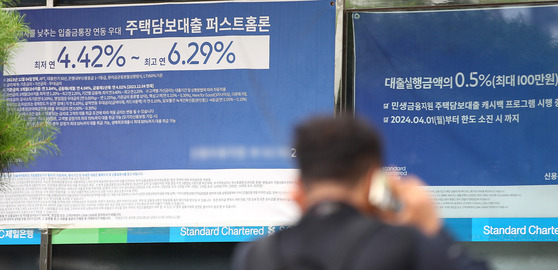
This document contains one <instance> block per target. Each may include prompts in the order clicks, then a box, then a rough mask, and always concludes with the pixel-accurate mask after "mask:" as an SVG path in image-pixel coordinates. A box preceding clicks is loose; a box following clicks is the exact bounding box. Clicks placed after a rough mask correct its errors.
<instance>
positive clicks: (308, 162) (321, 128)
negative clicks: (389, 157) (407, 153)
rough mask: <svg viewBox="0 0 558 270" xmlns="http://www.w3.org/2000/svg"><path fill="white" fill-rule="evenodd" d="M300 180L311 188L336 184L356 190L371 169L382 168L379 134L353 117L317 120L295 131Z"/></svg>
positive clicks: (311, 120)
mask: <svg viewBox="0 0 558 270" xmlns="http://www.w3.org/2000/svg"><path fill="white" fill-rule="evenodd" d="M294 140H295V141H294V144H295V148H296V157H297V162H298V167H299V169H300V174H301V178H302V179H301V180H302V182H303V183H304V185H306V186H308V185H309V184H312V183H314V182H318V181H334V182H337V183H341V184H344V185H347V186H354V185H355V184H356V183H357V182H358V180H359V179H360V178H361V177H363V176H364V175H365V174H366V173H367V171H368V170H369V169H370V167H371V166H378V167H379V166H381V165H382V142H381V139H380V136H379V133H378V132H377V131H376V130H375V129H373V128H372V127H371V126H370V125H368V124H367V123H365V122H363V121H362V120H359V119H356V118H352V117H336V118H334V117H316V118H312V119H309V120H307V121H305V122H303V123H301V124H300V125H299V126H297V127H296V130H295V138H294Z"/></svg>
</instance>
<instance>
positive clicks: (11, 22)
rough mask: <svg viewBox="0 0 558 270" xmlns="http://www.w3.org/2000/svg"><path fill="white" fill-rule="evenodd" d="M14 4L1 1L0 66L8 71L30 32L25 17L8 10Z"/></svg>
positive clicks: (8, 0)
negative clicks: (11, 61)
mask: <svg viewBox="0 0 558 270" xmlns="http://www.w3.org/2000/svg"><path fill="white" fill-rule="evenodd" d="M12 4H13V2H12V1H11V0H0V9H1V10H0V66H2V67H3V68H4V69H5V70H7V71H9V70H10V64H9V63H10V59H11V58H12V56H13V55H14V53H15V51H16V49H17V46H18V44H19V43H20V42H22V41H24V40H25V35H26V34H27V33H28V32H29V27H28V26H27V24H26V23H25V21H24V17H23V16H21V15H20V14H19V12H17V11H15V10H8V9H6V7H9V6H10V5H12Z"/></svg>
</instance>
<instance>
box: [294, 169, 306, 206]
mask: <svg viewBox="0 0 558 270" xmlns="http://www.w3.org/2000/svg"><path fill="white" fill-rule="evenodd" d="M291 198H292V199H293V201H295V203H296V204H297V205H298V207H299V208H300V209H301V210H302V211H305V210H306V208H307V207H308V196H307V194H306V189H305V187H304V184H303V183H302V180H301V179H300V177H298V178H297V179H296V180H295V183H294V185H293V190H292V192H291Z"/></svg>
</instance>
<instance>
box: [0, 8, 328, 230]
mask: <svg viewBox="0 0 558 270" xmlns="http://www.w3.org/2000/svg"><path fill="white" fill-rule="evenodd" d="M21 12H22V13H24V14H25V19H26V21H27V22H29V26H30V28H31V32H30V33H29V37H28V41H27V42H25V43H23V44H22V46H21V48H20V50H19V51H18V54H17V55H16V56H15V58H14V60H13V65H12V68H11V71H10V73H8V72H7V71H5V72H4V74H3V77H2V82H3V88H4V93H5V94H6V96H7V98H8V99H9V100H10V101H12V102H14V103H17V104H19V106H20V108H21V110H22V111H23V112H25V113H28V114H30V115H35V114H40V113H42V112H46V113H48V115H49V116H50V117H51V119H52V120H53V122H54V124H56V125H58V126H60V128H61V133H60V135H59V136H58V138H57V139H56V141H55V142H56V143H57V144H58V146H59V148H60V150H61V154H60V155H58V156H44V157H41V158H39V159H38V160H37V161H36V162H35V163H34V164H33V165H32V166H31V167H29V168H28V169H24V170H19V169H18V171H16V172H15V173H13V174H12V175H11V177H10V179H9V180H8V181H9V182H8V184H9V185H8V187H9V190H8V191H7V192H5V193H4V194H3V196H1V198H0V200H1V201H2V202H1V203H0V217H1V218H0V220H1V222H0V223H1V225H0V226H1V227H6V228H54V227H56V228H59V227H61V228H74V227H76V228H114V227H158V226H168V227H177V226H178V227H179V228H180V226H188V227H198V226H199V227H208V228H209V227H211V228H212V229H215V228H217V229H216V230H217V231H219V232H220V234H221V232H224V231H225V229H222V228H224V227H226V228H229V227H231V226H241V227H242V226H247V227H249V226H252V227H253V226H256V227H257V226H282V225H285V224H288V223H290V222H291V221H292V220H294V218H295V217H296V216H297V214H298V213H297V212H296V210H295V209H296V208H295V207H293V205H292V203H291V202H290V200H289V198H288V192H289V188H290V184H291V183H292V181H293V179H294V177H295V175H296V171H295V169H294V168H295V164H294V162H293V156H294V154H295V151H296V150H295V149H292V146H291V130H292V127H293V125H294V124H296V123H297V122H298V121H299V120H301V119H303V118H306V117H308V116H310V115H313V114H318V113H320V114H321V113H329V114H331V113H333V102H334V98H333V95H334V89H333V85H334V83H333V81H334V79H333V75H334V48H333V47H334V34H335V6H332V5H331V4H330V1H322V0H318V1H278V2H271V1H269V2H206V3H200V2H198V3H180V4H177V3H174V4H156V5H127V6H110V7H79V8H64V7H60V8H51V9H42V8H41V9H24V10H21ZM62 18H63V19H62ZM223 226H224V227H223ZM257 228H259V227H257ZM266 228H267V227H266ZM226 231H227V232H229V231H230V232H232V231H231V230H226ZM240 231H241V232H242V230H240ZM250 232H252V231H250ZM257 233H259V231H258V232H257ZM252 235H254V233H252V234H251V235H248V236H250V237H251V236H252ZM233 236H235V234H231V233H229V234H227V237H233Z"/></svg>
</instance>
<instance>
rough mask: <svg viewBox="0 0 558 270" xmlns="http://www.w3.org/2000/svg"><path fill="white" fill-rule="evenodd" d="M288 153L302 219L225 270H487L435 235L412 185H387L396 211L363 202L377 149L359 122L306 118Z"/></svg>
mask: <svg viewBox="0 0 558 270" xmlns="http://www.w3.org/2000/svg"><path fill="white" fill-rule="evenodd" d="M295 147H296V149H297V152H296V153H297V162H298V166H299V169H300V176H299V179H298V180H297V181H296V187H295V190H294V192H293V199H294V200H295V202H296V203H297V204H298V205H299V207H300V208H301V210H302V212H303V213H304V214H303V217H302V218H301V219H300V221H299V222H298V224H297V225H296V226H294V227H292V228H289V229H287V230H284V231H281V232H279V233H276V234H274V235H272V236H270V237H268V238H264V239H262V240H260V241H258V242H255V243H248V244H244V245H241V246H240V247H239V248H238V249H237V251H236V253H235V256H234V258H233V270H262V269H266V270H267V269H289V270H291V269H297V270H298V269H300V270H302V269H328V270H329V269H332V270H333V269H335V270H352V269H355V270H356V269H373V270H399V269H401V270H403V269H405V270H408V269H424V270H438V269H440V270H450V269H470V270H472V269H478V270H484V269H487V267H486V265H485V264H484V263H483V262H479V261H474V260H472V259H471V258H470V257H469V256H468V255H467V254H465V253H464V252H463V250H462V248H461V247H460V246H459V245H458V244H456V243H455V242H454V241H453V240H452V238H451V237H450V236H449V235H448V234H446V232H445V231H444V230H443V229H442V227H443V226H442V221H441V220H440V218H439V217H438V214H437V211H436V207H435V205H434V202H433V200H432V199H431V198H430V196H429V194H428V193H427V191H425V190H424V189H423V187H422V183H421V181H420V180H419V179H417V178H407V179H403V180H396V179H395V178H392V179H389V184H390V185H389V186H390V189H391V193H392V195H393V196H394V197H396V198H397V200H398V201H399V202H400V203H401V205H402V207H401V209H400V210H398V211H389V210H382V209H379V208H378V207H375V206H373V205H372V204H371V203H370V200H369V190H370V186H371V183H372V182H373V181H374V179H377V177H376V176H377V175H380V174H381V170H382V166H383V162H382V144H381V140H380V138H379V135H378V133H377V132H376V131H374V130H373V129H372V128H371V127H370V126H368V125H367V124H365V123H364V122H361V121H359V120H355V119H353V118H328V117H323V118H314V119H310V120H309V121H307V122H304V123H302V124H301V125H300V126H298V127H297V129H296V131H295Z"/></svg>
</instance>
